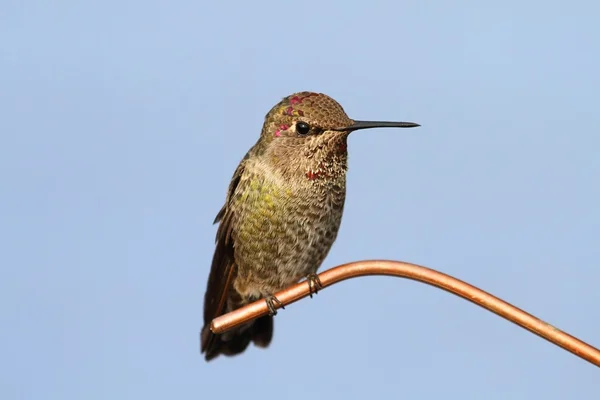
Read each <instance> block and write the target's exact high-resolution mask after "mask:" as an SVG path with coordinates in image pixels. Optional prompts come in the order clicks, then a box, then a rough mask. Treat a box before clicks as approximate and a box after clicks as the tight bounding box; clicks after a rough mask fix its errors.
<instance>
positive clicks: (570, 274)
mask: <svg viewBox="0 0 600 400" xmlns="http://www.w3.org/2000/svg"><path fill="white" fill-rule="evenodd" d="M599 17H600V9H599V6H598V5H597V4H596V3H594V2H591V1H587V2H586V1H580V2H577V1H575V2H570V3H568V4H567V2H556V1H549V2H548V1H546V2H541V1H531V2H516V1H504V2H487V3H485V4H483V3H482V2H474V1H473V2H471V1H463V2H453V3H450V2H446V3H442V2H437V3H431V2H423V1H404V2H392V1H389V2H383V1H380V2H378V1H372V2H369V3H368V5H367V3H364V2H363V3H358V2H357V3H354V4H351V3H350V2H342V1H331V2H316V1H304V2H275V1H271V2H262V3H256V2H254V3H243V4H242V3H241V2H239V3H235V2H228V3H225V2H223V3H221V4H220V5H217V4H208V3H202V2H193V1H177V0H176V1H172V2H169V3H168V5H167V3H166V2H156V1H144V2H142V1H120V2H117V1H113V0H107V1H104V2H75V1H58V2H42V1H29V2H17V1H11V0H9V1H8V2H6V1H5V2H4V3H3V6H2V13H0V46H1V48H2V51H1V52H0V72H1V73H0V87H1V88H2V90H0V110H2V111H1V115H2V117H1V118H0V134H1V139H2V146H0V182H2V185H1V189H0V190H1V193H2V196H0V221H2V223H1V224H0V243H1V249H2V250H1V251H0V264H1V265H2V278H1V279H0V322H1V330H0V343H2V344H1V345H0V360H2V361H1V362H0V396H1V397H2V398H3V399H46V400H50V399H86V400H87V399H131V398H144V399H164V398H196V399H204V398H217V397H218V398H225V399H228V398H236V396H243V397H244V398H251V399H254V398H289V399H306V398H307V397H310V398H313V399H318V398H347V399H363V398H365V396H368V397H369V398H378V397H381V396H383V397H385V398H394V397H402V398H409V399H417V398H418V399H429V398H432V399H433V398H436V399H437V398H441V397H443V398H450V399H454V398H469V399H481V398H485V399H508V398H510V399H531V398H540V399H541V398H543V399H546V400H548V399H567V398H572V399H597V398H598V392H599V391H600V380H599V379H598V369H597V368H596V367H594V366H592V365H591V364H589V363H587V362H585V361H583V360H581V359H579V358H577V357H575V356H573V355H571V354H570V353H567V352H565V351H563V350H561V349H559V348H557V347H555V346H553V345H551V344H549V343H548V342H546V341H544V340H542V339H540V338H538V337H536V336H534V335H532V334H531V333H529V332H526V331H524V330H522V329H520V328H518V327H516V326H514V325H512V324H510V323H508V322H506V321H504V320H502V319H500V318H498V317H496V316H495V315H493V314H491V313H489V312H486V311H484V310H482V309H480V308H478V307H476V306H474V305H472V304H471V303H468V302H466V301H464V300H462V299H459V298H456V297H454V296H452V295H450V294H448V293H445V292H442V291H440V290H437V289H434V288H431V287H428V286H425V285H423V284H418V283H415V282H410V281H406V280H401V279H394V278H384V277H369V278H363V279H356V280H351V281H347V282H344V283H341V284H339V285H336V286H333V287H332V288H329V289H327V290H325V291H323V292H322V293H320V294H319V295H318V296H317V297H316V298H314V299H312V300H308V299H307V300H305V301H301V302H298V303H296V304H294V305H291V306H290V307H286V310H285V311H282V312H280V313H279V314H278V315H277V317H276V321H275V322H276V323H275V337H274V341H273V343H272V345H271V347H270V348H269V349H268V350H266V351H264V350H257V349H256V348H251V349H249V351H247V352H246V353H245V354H244V355H243V356H240V357H237V358H229V359H226V358H220V359H217V360H215V361H214V362H211V363H208V364H207V363H205V362H204V360H203V358H201V356H200V354H199V351H198V332H199V329H200V327H201V323H202V301H203V294H204V289H205V284H206V278H207V276H208V270H209V267H210V260H211V257H212V252H213V250H214V235H215V229H216V227H215V226H213V225H211V223H212V220H213V218H214V216H215V214H216V213H217V211H218V210H219V208H220V207H221V205H222V203H223V201H224V198H225V193H226V188H227V185H228V182H229V179H230V177H231V175H232V173H233V171H234V169H235V167H236V166H237V163H238V162H239V160H240V159H241V158H242V157H243V155H244V154H245V152H246V151H247V149H248V148H249V147H250V146H251V145H252V144H254V142H255V141H256V139H257V137H258V134H259V132H260V129H261V125H262V121H263V117H264V115H265V113H266V112H267V111H268V110H269V109H270V108H271V107H272V105H273V104H275V103H276V102H277V101H279V100H280V98H282V97H283V96H285V95H287V94H289V93H292V92H296V91H301V90H312V91H319V92H323V93H327V94H328V95H330V96H332V97H334V98H335V99H337V100H338V101H339V102H340V103H341V104H342V105H343V106H344V108H345V110H346V111H347V113H348V114H349V115H350V116H351V117H353V118H356V119H382V120H407V121H415V122H419V123H421V124H422V127H421V128H419V129H411V130H390V129H379V130H370V131H362V132H356V133H355V134H353V135H352V136H351V137H350V139H349V152H350V159H349V163H350V168H349V173H348V195H347V202H346V208H345V214H344V218H343V221H342V227H341V231H340V234H339V236H338V239H337V242H336V243H335V245H334V247H333V249H332V250H331V252H330V254H329V257H328V258H327V259H326V261H325V263H324V265H323V266H322V269H327V268H330V267H332V266H335V265H338V264H341V263H344V262H349V261H357V260H363V259H372V258H385V259H395V260H404V261H409V262H414V263H418V264H421V265H426V266H428V267H430V268H434V269H437V270H440V271H443V272H445V273H448V274H451V275H453V276H456V277H458V278H460V279H463V280H465V281H467V282H469V283H471V284H474V285H477V286H479V287H481V288H482V289H484V290H487V291H489V292H491V293H493V294H495V295H497V296H500V297H502V298H503V299H505V300H507V301H509V302H511V303H513V304H515V305H516V306H518V307H521V308H523V309H525V310H527V311H529V312H531V313H533V314H535V315H536V316H538V317H540V318H542V319H544V320H546V321H548V322H550V323H552V324H554V325H555V326H557V327H559V328H561V329H563V330H565V331H567V332H569V333H571V334H573V335H576V336H578V337H580V338H581V339H583V340H585V341H588V342H589V343H590V344H593V345H596V346H600V322H599V319H598V305H599V304H600V291H599V290H598V281H599V280H600V270H599V269H598V259H599V258H600V246H599V240H600V211H599V207H598V205H599V204H600V187H599V185H598V181H599V175H600V155H599V153H600V136H599V135H598V132H600V122H599V120H598V93H600V78H599V75H598V71H599V70H600V50H599V47H598V45H597V38H598V37H600V27H599V25H598V23H597V21H598V19H599ZM292 360H293V361H292ZM259 396H260V397H259Z"/></svg>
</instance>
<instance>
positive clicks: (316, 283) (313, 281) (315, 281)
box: [306, 272, 323, 299]
mask: <svg viewBox="0 0 600 400" xmlns="http://www.w3.org/2000/svg"><path fill="white" fill-rule="evenodd" d="M306 282H308V293H309V295H310V298H311V299H312V295H313V293H314V294H318V293H319V290H321V289H323V283H321V278H319V275H317V274H315V273H314V272H313V273H311V274H308V275H307V276H306Z"/></svg>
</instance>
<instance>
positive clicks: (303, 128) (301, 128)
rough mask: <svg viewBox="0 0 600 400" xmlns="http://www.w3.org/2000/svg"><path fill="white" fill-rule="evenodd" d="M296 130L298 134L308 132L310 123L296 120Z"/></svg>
mask: <svg viewBox="0 0 600 400" xmlns="http://www.w3.org/2000/svg"><path fill="white" fill-rule="evenodd" d="M296 132H298V135H302V136H304V135H307V134H308V132H310V125H308V124H307V123H306V122H298V123H296Z"/></svg>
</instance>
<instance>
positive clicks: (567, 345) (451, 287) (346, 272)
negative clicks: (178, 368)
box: [210, 260, 600, 367]
mask: <svg viewBox="0 0 600 400" xmlns="http://www.w3.org/2000/svg"><path fill="white" fill-rule="evenodd" d="M367 275H391V276H399V277H402V278H408V279H412V280H416V281H420V282H423V283H427V284H429V285H432V286H435V287H438V288H440V289H444V290H446V291H448V292H450V293H453V294H455V295H457V296H460V297H462V298H463V299H466V300H469V301H470V302H472V303H475V304H477V305H478V306H481V307H483V308H485V309H487V310H489V311H491V312H493V313H496V314H498V315H499V316H501V317H503V318H505V319H507V320H509V321H510V322H513V323H515V324H517V325H519V326H520V327H522V328H525V329H527V330H528V331H530V332H533V333H535V334H536V335H538V336H540V337H542V338H544V339H546V340H548V341H549V342H551V343H554V344H555V345H557V346H560V347H562V348H563V349H565V350H567V351H570V352H571V353H573V354H575V355H576V356H578V357H581V358H583V359H584V360H587V361H589V362H590V363H592V364H594V365H596V366H599V367H600V350H598V349H596V348H595V347H593V346H590V345H589V344H587V343H585V342H583V341H581V340H579V339H577V338H576V337H573V336H571V335H569V334H568V333H565V332H563V331H561V330H560V329H558V328H555V327H554V326H552V325H550V324H548V323H546V322H544V321H542V320H541V319H538V318H536V317H534V316H533V315H531V314H529V313H527V312H525V311H523V310H521V309H519V308H517V307H515V306H513V305H511V304H509V303H507V302H505V301H503V300H500V299H499V298H497V297H495V296H492V295H491V294H489V293H487V292H484V291H483V290H481V289H478V288H476V287H475V286H472V285H469V284H468V283H466V282H463V281H461V280H458V279H456V278H453V277H451V276H450V275H446V274H443V273H441V272H438V271H435V270H432V269H429V268H425V267H421V266H419V265H415V264H409V263H405V262H399V261H383V260H379V261H378V260H374V261H359V262H353V263H349V264H344V265H340V266H338V267H334V268H331V269H330V270H327V271H324V272H322V273H321V274H319V278H320V280H321V284H322V286H323V288H325V287H326V286H331V285H333V284H334V283H338V282H341V281H343V280H346V279H350V278H356V277H359V276H367ZM308 295H309V287H308V284H307V282H306V281H303V282H300V283H297V284H295V285H293V286H290V287H288V288H286V289H284V290H282V291H280V292H278V293H276V294H275V296H276V297H277V298H278V299H279V301H281V303H282V305H284V306H286V305H288V304H291V303H293V302H295V301H298V300H300V299H302V298H304V297H306V296H308ZM276 307H277V308H280V306H279V305H276ZM268 313H269V309H268V307H267V304H266V302H265V301H264V300H258V301H255V302H254V303H251V304H248V305H246V306H244V307H242V308H239V309H237V310H234V311H232V312H230V313H227V314H224V315H221V316H220V317H217V318H215V319H214V320H213V321H212V323H211V326H210V329H211V331H213V332H214V333H216V334H219V333H223V332H226V331H228V330H230V329H232V328H234V327H236V326H238V325H241V324H243V323H245V322H248V321H251V320H253V319H255V318H258V317H261V316H263V315H267V314H268Z"/></svg>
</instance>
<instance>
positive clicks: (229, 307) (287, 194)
mask: <svg viewBox="0 0 600 400" xmlns="http://www.w3.org/2000/svg"><path fill="white" fill-rule="evenodd" d="M418 126H420V125H419V124H416V123H413V122H383V121H357V120H352V119H350V118H349V117H348V115H346V113H345V112H344V109H343V108H342V106H341V105H340V104H339V103H338V102H337V101H335V100H334V99H332V98H331V97H329V96H327V95H325V94H322V93H314V92H298V93H294V94H291V95H289V96H287V97H285V98H283V100H282V101H280V102H279V103H278V104H276V105H275V106H274V107H273V108H272V109H271V110H270V111H269V112H268V113H267V115H266V116H265V121H264V124H263V127H262V131H261V134H260V137H259V139H258V141H257V142H256V144H255V145H254V146H253V147H252V148H251V149H250V150H249V151H248V153H247V154H246V156H245V157H244V158H243V159H242V161H241V162H240V164H239V165H238V167H237V169H236V170H235V172H234V174H233V178H232V179H231V183H230V184H229V189H228V191H227V196H226V200H225V204H224V205H223V207H222V208H221V210H220V211H219V212H218V214H217V216H216V218H215V221H214V223H215V224H216V223H219V226H218V228H217V234H216V248H215V252H214V255H213V259H212V265H211V269H210V274H209V277H208V283H207V288H206V292H205V296H204V326H203V328H202V331H201V334H200V342H201V343H200V348H201V352H202V353H204V355H205V359H206V361H210V360H212V359H213V358H215V357H217V356H219V355H220V354H223V355H226V356H233V355H237V354H239V353H242V352H243V351H244V350H246V348H247V347H248V345H249V344H250V342H252V343H254V345H255V346H258V347H263V348H264V347H267V346H268V345H269V344H270V342H271V339H272V337H273V316H274V315H275V314H276V312H277V311H276V304H277V305H280V306H281V303H280V302H279V300H278V299H277V298H276V297H275V296H274V293H276V292H277V291H279V290H282V289H284V288H286V287H287V286H290V285H292V284H294V283H297V282H299V281H300V280H301V279H303V278H306V280H307V283H308V285H309V289H310V293H311V297H312V293H316V292H317V291H318V289H320V288H321V282H320V281H319V279H318V276H317V275H316V272H317V270H318V268H319V267H320V266H321V263H322V262H323V260H324V259H325V257H326V256H327V254H328V252H329V250H330V248H331V246H332V244H333V242H334V241H335V239H336V237H337V233H338V230H339V228H340V223H341V220H342V213H343V210H344V202H345V199H346V171H347V166H348V151H347V139H348V135H349V134H350V133H351V132H354V131H357V130H362V129H369V128H383V127H394V128H412V127H418ZM259 299H264V300H265V301H266V303H267V306H268V308H269V315H266V316H263V317H260V318H258V319H256V320H254V321H251V322H248V323H246V324H244V325H242V326H239V327H236V328H235V329H234V330H231V331H228V332H225V333H223V334H221V335H216V334H214V333H213V332H212V331H211V330H210V323H211V321H212V320H213V319H214V318H216V317H218V316H220V315H222V314H225V313H227V312H230V311H233V310H235V309H237V308H240V307H242V306H244V305H246V304H248V303H251V302H254V301H256V300H259Z"/></svg>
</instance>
